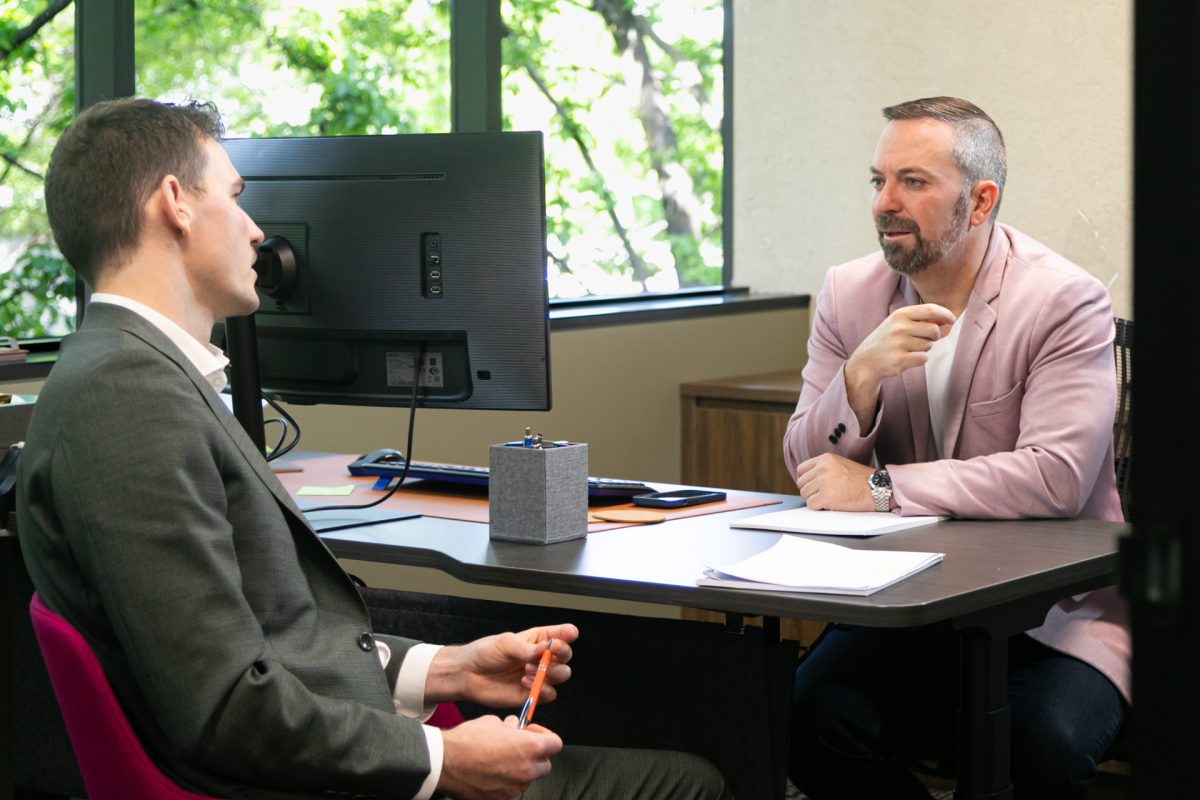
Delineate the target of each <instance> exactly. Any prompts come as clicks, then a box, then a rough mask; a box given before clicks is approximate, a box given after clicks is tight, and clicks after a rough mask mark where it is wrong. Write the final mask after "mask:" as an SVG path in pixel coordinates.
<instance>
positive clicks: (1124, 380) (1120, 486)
mask: <svg viewBox="0 0 1200 800" xmlns="http://www.w3.org/2000/svg"><path fill="white" fill-rule="evenodd" d="M1115 321H1116V336H1115V337H1114V338H1113V355H1114V356H1115V357H1116V363H1117V416H1116V419H1115V420H1114V421H1113V459H1114V464H1113V466H1114V467H1116V470H1117V494H1119V495H1120V496H1121V511H1122V512H1124V514H1125V519H1126V521H1128V520H1129V519H1130V512H1131V509H1132V507H1133V481H1132V480H1131V477H1132V475H1133V365H1132V360H1133V320H1131V319H1121V318H1120V317H1117V319H1116V320H1115Z"/></svg>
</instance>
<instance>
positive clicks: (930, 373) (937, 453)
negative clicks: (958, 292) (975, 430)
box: [925, 317, 962, 461]
mask: <svg viewBox="0 0 1200 800" xmlns="http://www.w3.org/2000/svg"><path fill="white" fill-rule="evenodd" d="M960 330H962V318H961V317H960V318H959V319H956V320H955V321H954V324H953V325H952V326H951V327H950V333H948V334H947V335H946V336H945V337H943V338H942V339H939V340H938V341H936V342H934V343H933V347H932V348H930V350H929V360H928V361H926V362H925V391H926V393H927V394H928V395H929V460H930V461H937V460H938V459H940V458H941V457H942V443H943V442H944V441H945V438H946V388H947V386H946V385H947V383H949V381H950V367H951V366H952V365H953V364H954V352H955V351H956V350H957V349H958V332H959V331H960Z"/></svg>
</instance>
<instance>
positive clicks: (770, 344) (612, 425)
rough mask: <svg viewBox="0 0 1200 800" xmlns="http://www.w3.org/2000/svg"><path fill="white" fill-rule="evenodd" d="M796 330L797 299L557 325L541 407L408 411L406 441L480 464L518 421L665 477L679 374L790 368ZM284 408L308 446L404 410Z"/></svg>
mask: <svg viewBox="0 0 1200 800" xmlns="http://www.w3.org/2000/svg"><path fill="white" fill-rule="evenodd" d="M807 331H808V313H807V310H805V309H798V308H797V309H789V310H779V311H759V312H753V313H744V314H731V315H725V316H713V317H702V318H699V319H690V320H679V321H672V322H649V323H642V324H626V325H619V326H612V327H601V328H588V329H583V330H569V331H558V332H555V333H553V334H551V341H550V358H551V363H550V372H551V376H552V379H553V384H554V388H553V392H554V409H553V410H552V411H549V412H518V411H463V410H418V411H417V423H416V436H415V440H414V446H413V451H414V454H415V457H416V458H417V459H419V460H435V461H436V460H440V461H451V462H457V463H463V464H486V463H487V459H488V451H487V448H488V445H490V444H493V443H495V442H502V441H506V440H510V439H514V438H516V437H518V436H519V435H520V433H521V431H522V430H523V429H524V428H525V426H526V425H528V426H530V427H532V428H533V429H534V430H535V431H541V432H542V433H543V434H545V435H546V436H547V437H548V438H553V439H571V440H573V441H581V442H587V443H588V445H589V447H588V457H589V471H590V472H591V474H592V475H601V476H608V477H620V478H639V479H642V480H650V481H665V482H677V481H678V480H679V475H680V464H679V452H680V447H679V424H680V423H679V384H680V382H682V381H689V380H698V379H703V378H719V377H723V376H727V375H745V374H749V373H754V372H764V371H769V370H779V369H796V368H799V367H800V366H801V365H802V364H803V358H804V355H803V354H804V348H805V341H806V339H805V337H806V334H807ZM288 410H289V411H290V412H291V413H292V414H293V415H294V416H295V417H296V419H297V421H298V422H299V423H300V426H301V428H302V429H303V431H304V439H303V447H304V448H305V449H308V450H330V451H335V452H366V451H368V450H372V449H375V448H377V447H384V446H390V447H396V448H398V449H403V446H404V437H405V433H406V430H407V427H406V426H407V424H408V412H407V411H405V410H401V409H382V408H354V409H348V408H344V407H339V406H291V407H289V409H288ZM775 444H776V443H771V445H770V446H775Z"/></svg>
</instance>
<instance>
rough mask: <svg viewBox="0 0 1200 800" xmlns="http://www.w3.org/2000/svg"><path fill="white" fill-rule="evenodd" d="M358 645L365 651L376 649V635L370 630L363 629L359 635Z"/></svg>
mask: <svg viewBox="0 0 1200 800" xmlns="http://www.w3.org/2000/svg"><path fill="white" fill-rule="evenodd" d="M358 646H359V647H360V648H361V649H362V651H363V652H364V653H369V652H371V651H372V650H374V649H375V637H374V636H372V635H371V632H370V631H363V633H362V635H361V636H359V637H358Z"/></svg>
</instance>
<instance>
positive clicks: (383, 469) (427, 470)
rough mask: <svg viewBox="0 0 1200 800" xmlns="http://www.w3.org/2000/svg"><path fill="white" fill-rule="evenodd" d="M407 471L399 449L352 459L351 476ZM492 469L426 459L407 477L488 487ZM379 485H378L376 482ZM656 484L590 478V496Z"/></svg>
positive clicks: (633, 491)
mask: <svg viewBox="0 0 1200 800" xmlns="http://www.w3.org/2000/svg"><path fill="white" fill-rule="evenodd" d="M403 472H404V456H403V455H401V454H400V453H399V452H397V451H396V450H389V449H384V450H375V451H373V452H370V453H367V454H366V455H365V456H361V457H359V458H356V459H355V460H354V461H351V462H350V474H351V475H374V476H378V477H386V478H398V477H400V475H401V474H402V473H403ZM488 476H489V470H488V468H487V467H473V466H467V465H463V464H435V463H431V462H426V461H414V462H412V466H411V467H410V468H409V470H408V477H410V478H420V479H421V480H426V481H439V482H442V483H456V484H459V485H463V486H487V484H488ZM376 485H377V486H378V484H376ZM653 491H654V487H652V486H647V485H646V484H644V483H642V482H640V481H626V480H620V479H618V478H591V477H589V478H588V497H633V496H634V495H635V494H645V493H647V492H653Z"/></svg>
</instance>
